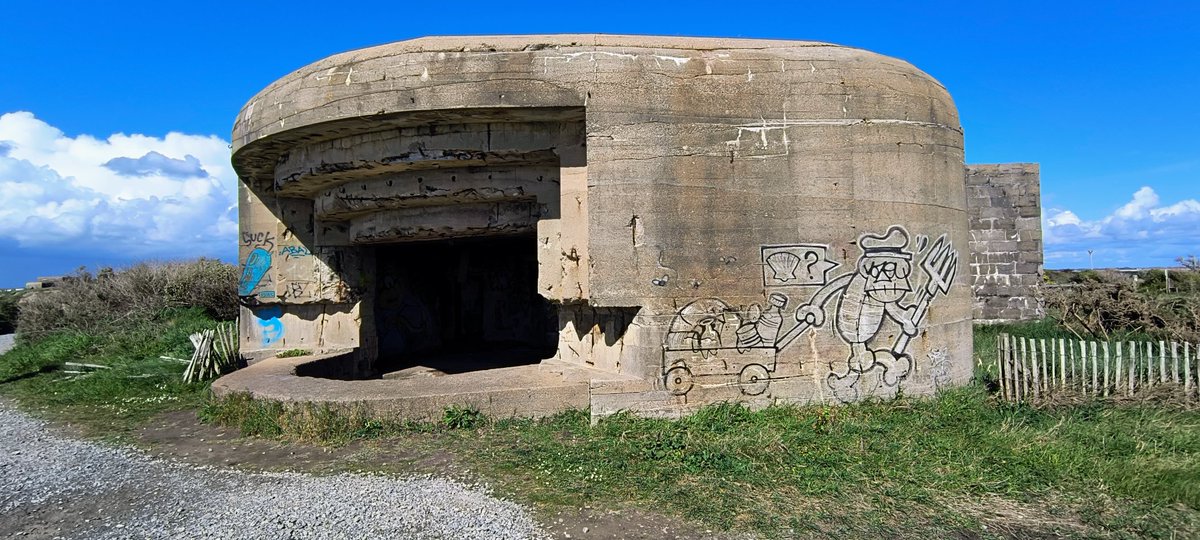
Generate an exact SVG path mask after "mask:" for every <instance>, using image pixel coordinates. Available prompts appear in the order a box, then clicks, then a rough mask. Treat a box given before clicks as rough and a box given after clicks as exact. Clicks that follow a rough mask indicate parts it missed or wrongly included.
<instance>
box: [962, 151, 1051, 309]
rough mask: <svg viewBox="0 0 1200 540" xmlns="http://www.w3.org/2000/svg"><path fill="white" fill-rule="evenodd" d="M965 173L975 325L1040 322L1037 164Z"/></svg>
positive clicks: (996, 166) (973, 169)
mask: <svg viewBox="0 0 1200 540" xmlns="http://www.w3.org/2000/svg"><path fill="white" fill-rule="evenodd" d="M966 170H967V173H966V182H967V197H968V198H967V210H968V212H969V214H970V217H971V289H972V291H973V292H974V294H975V304H974V308H973V310H972V313H973V315H974V318H975V320H976V322H1011V321H1023V320H1029V319H1039V318H1042V317H1044V316H1045V314H1046V313H1045V310H1044V307H1043V302H1042V297H1041V286H1042V281H1043V277H1044V276H1043V267H1042V265H1043V255H1042V207H1041V204H1042V202H1041V177H1040V172H1039V168H1038V164H1036V163H1003V164H991V165H968V166H967V169H966Z"/></svg>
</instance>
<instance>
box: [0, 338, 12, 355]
mask: <svg viewBox="0 0 1200 540" xmlns="http://www.w3.org/2000/svg"><path fill="white" fill-rule="evenodd" d="M14 336H15V334H4V335H3V336H0V354H4V353H6V352H8V350H9V349H11V348H13V337H14Z"/></svg>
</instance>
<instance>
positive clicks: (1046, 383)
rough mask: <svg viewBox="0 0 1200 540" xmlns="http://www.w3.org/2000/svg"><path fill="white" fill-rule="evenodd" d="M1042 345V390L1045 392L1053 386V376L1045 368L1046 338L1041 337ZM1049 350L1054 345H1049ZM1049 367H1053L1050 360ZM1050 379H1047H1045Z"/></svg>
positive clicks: (1052, 348) (1052, 349)
mask: <svg viewBox="0 0 1200 540" xmlns="http://www.w3.org/2000/svg"><path fill="white" fill-rule="evenodd" d="M1041 346H1042V391H1043V392H1046V391H1048V390H1050V388H1052V387H1053V386H1054V376H1053V375H1051V374H1050V370H1048V369H1047V368H1046V338H1042V339H1041ZM1050 352H1054V347H1050ZM1050 367H1054V362H1053V361H1051V362H1050ZM1047 378H1049V379H1050V380H1049V381H1047V380H1046V379H1047Z"/></svg>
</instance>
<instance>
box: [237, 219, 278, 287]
mask: <svg viewBox="0 0 1200 540" xmlns="http://www.w3.org/2000/svg"><path fill="white" fill-rule="evenodd" d="M242 246H243V247H246V248H250V252H249V254H247V255H246V260H244V261H242V277H241V279H239V280H238V296H254V295H258V296H259V297H262V298H274V297H275V291H274V290H273V289H272V288H271V285H272V280H271V275H270V273H271V252H272V251H273V250H274V249H275V235H273V234H271V233H269V232H258V233H252V232H244V233H242ZM260 289H263V290H260Z"/></svg>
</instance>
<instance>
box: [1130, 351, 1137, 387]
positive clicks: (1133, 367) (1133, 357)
mask: <svg viewBox="0 0 1200 540" xmlns="http://www.w3.org/2000/svg"><path fill="white" fill-rule="evenodd" d="M1137 373H1138V372H1137V345H1135V344H1134V343H1133V342H1132V341H1130V342H1129V397H1133V385H1134V382H1135V381H1136V380H1137Z"/></svg>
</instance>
